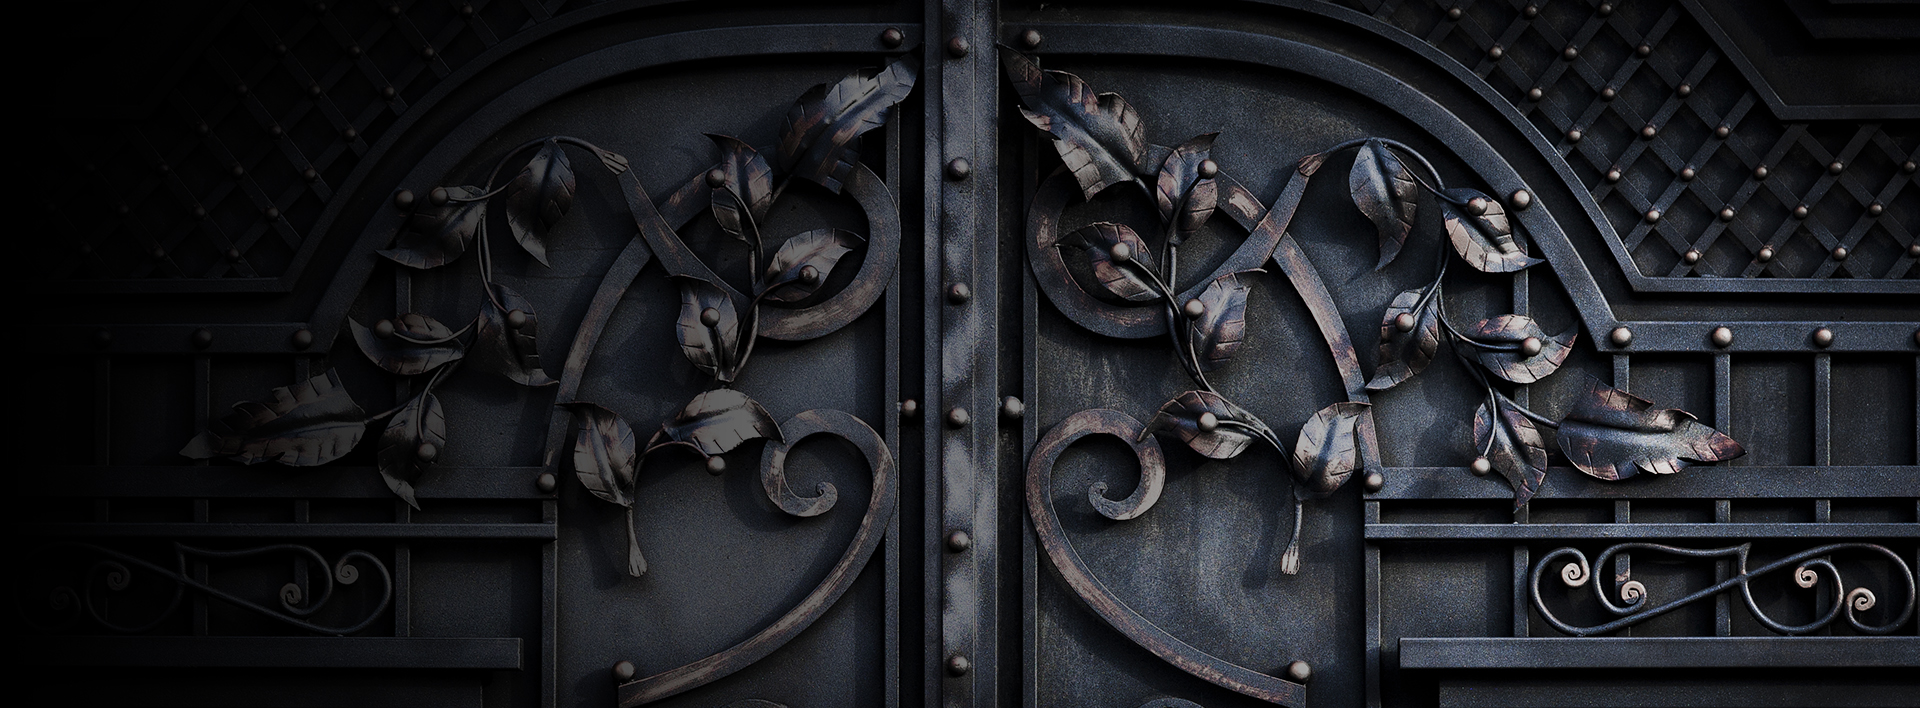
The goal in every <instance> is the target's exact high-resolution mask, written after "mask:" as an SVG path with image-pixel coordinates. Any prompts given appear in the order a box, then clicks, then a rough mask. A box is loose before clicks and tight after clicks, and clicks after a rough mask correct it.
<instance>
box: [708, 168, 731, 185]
mask: <svg viewBox="0 0 1920 708" xmlns="http://www.w3.org/2000/svg"><path fill="white" fill-rule="evenodd" d="M726 184H727V171H726V170H723V169H720V168H718V167H715V168H713V169H711V170H707V188H708V189H719V188H721V187H723V186H726Z"/></svg>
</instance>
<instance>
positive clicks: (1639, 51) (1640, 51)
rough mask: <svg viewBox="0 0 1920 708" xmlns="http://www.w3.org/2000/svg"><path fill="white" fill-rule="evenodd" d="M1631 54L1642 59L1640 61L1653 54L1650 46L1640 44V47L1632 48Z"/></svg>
mask: <svg viewBox="0 0 1920 708" xmlns="http://www.w3.org/2000/svg"><path fill="white" fill-rule="evenodd" d="M1633 53H1634V54H1636V55H1639V56H1640V58H1642V59H1645V58H1647V55H1650V54H1652V53H1653V45H1651V44H1642V45H1640V46H1638V47H1634V48H1633Z"/></svg>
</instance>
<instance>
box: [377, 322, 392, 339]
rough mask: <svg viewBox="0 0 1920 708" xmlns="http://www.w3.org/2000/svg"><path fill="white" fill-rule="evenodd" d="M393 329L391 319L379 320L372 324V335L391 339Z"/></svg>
mask: <svg viewBox="0 0 1920 708" xmlns="http://www.w3.org/2000/svg"><path fill="white" fill-rule="evenodd" d="M395 331H396V330H395V328H394V326H393V320H380V321H379V322H375V323H374V324H373V336H375V337H379V338H381V339H392V338H393V334H394V332H395Z"/></svg>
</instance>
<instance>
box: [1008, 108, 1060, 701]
mask: <svg viewBox="0 0 1920 708" xmlns="http://www.w3.org/2000/svg"><path fill="white" fill-rule="evenodd" d="M1018 134H1019V135H1020V139H1019V140H1020V175H1021V178H1022V180H1021V183H1020V195H1021V199H1020V202H1019V204H1020V207H1021V208H1020V210H1019V212H1017V213H1018V214H1020V215H1025V214H1026V209H1027V207H1028V206H1029V204H1028V203H1027V202H1028V201H1030V195H1033V194H1036V193H1038V192H1039V191H1040V177H1041V175H1040V139H1039V137H1038V136H1037V135H1035V134H1034V132H1033V131H1031V130H1023V131H1020V132H1019V133H1018ZM1015 223H1019V221H1018V220H1017V219H1016V222H1015ZM1019 237H1020V238H1021V239H1022V240H1023V241H1024V239H1026V238H1027V235H1026V234H1024V233H1022V234H1019ZM1010 277H1017V278H1019V279H1020V284H1021V290H1020V294H1021V299H1020V303H1021V318H1020V324H1021V332H1022V338H1021V342H1022V344H1023V345H1024V346H1025V350H1026V353H1027V357H1026V364H1027V365H1026V366H1024V367H1022V374H1021V379H1020V388H1021V391H1022V393H1021V400H1023V401H1025V402H1026V404H1027V414H1026V416H1025V417H1024V418H1022V419H1021V421H1020V459H1021V460H1026V459H1027V458H1028V456H1030V455H1032V454H1033V446H1034V443H1036V442H1038V441H1039V440H1040V420H1041V418H1042V416H1043V415H1051V413H1043V410H1042V409H1041V407H1040V366H1039V362H1040V291H1039V289H1038V287H1037V284H1036V283H1035V281H1034V279H1033V278H1032V277H1031V276H1029V275H1027V271H1026V269H1024V268H1021V269H1016V271H1015V273H1014V274H1013V275H1012V276H1010ZM1021 469H1022V471H1021V472H1017V473H1016V474H1024V468H1021ZM1021 529H1022V533H1021V534H1020V556H1021V561H1022V567H1021V585H1020V587H1021V590H1022V592H1021V596H1022V597H1023V598H1024V601H1023V602H1022V604H1021V612H1020V617H1021V629H1022V631H1023V632H1025V637H1026V641H1025V643H1024V646H1023V654H1024V655H1025V657H1026V660H1025V661H1022V662H1021V674H1020V683H1021V686H1022V687H1023V688H1022V691H1021V696H1020V705H1022V706H1025V707H1027V708H1032V707H1034V706H1039V705H1040V661H1039V657H1040V650H1041V648H1040V622H1039V617H1040V612H1039V608H1040V555H1039V554H1040V547H1039V545H1038V544H1036V543H1035V539H1034V535H1033V525H1032V522H1027V523H1023V524H1021Z"/></svg>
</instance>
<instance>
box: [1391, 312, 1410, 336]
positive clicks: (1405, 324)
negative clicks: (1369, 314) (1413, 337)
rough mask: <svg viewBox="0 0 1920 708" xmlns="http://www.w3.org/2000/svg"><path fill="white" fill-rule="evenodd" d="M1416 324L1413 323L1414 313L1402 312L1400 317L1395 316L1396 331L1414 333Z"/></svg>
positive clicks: (1394, 326) (1394, 325)
mask: <svg viewBox="0 0 1920 708" xmlns="http://www.w3.org/2000/svg"><path fill="white" fill-rule="evenodd" d="M1414 324H1415V323H1414V321H1413V313H1411V312H1402V313H1400V314H1398V315H1394V316H1393V328H1394V329H1397V330H1400V331H1402V332H1412V331H1413V325H1414Z"/></svg>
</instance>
